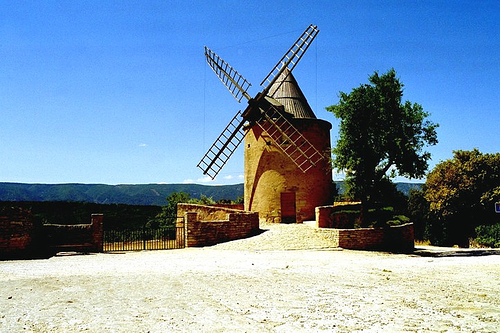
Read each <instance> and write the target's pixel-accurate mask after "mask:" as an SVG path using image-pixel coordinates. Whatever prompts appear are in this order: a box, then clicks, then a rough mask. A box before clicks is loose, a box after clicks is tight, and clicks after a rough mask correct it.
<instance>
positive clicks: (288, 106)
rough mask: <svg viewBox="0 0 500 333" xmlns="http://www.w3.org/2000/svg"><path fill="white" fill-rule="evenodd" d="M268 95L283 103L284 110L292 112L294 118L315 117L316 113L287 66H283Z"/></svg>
mask: <svg viewBox="0 0 500 333" xmlns="http://www.w3.org/2000/svg"><path fill="white" fill-rule="evenodd" d="M268 95H269V96H270V97H272V98H274V99H275V100H277V101H278V102H280V103H281V104H283V106H284V108H285V111H286V112H288V113H291V114H293V115H294V117H295V118H312V119H316V115H315V114H314V112H313V110H312V109H311V107H310V106H309V103H307V100H306V97H305V96H304V94H303V93H302V90H300V88H299V85H298V84H297V81H296V80H295V78H294V77H293V75H292V72H290V71H289V70H288V68H285V70H284V71H283V73H281V75H280V76H279V77H278V79H277V80H276V82H274V84H273V85H272V86H271V88H270V89H269V93H268Z"/></svg>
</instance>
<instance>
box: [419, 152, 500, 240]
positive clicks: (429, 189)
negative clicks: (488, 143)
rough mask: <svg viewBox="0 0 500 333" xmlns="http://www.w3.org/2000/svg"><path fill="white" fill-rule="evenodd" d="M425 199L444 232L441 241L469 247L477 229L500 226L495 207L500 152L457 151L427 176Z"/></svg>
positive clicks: (499, 186) (499, 193)
mask: <svg viewBox="0 0 500 333" xmlns="http://www.w3.org/2000/svg"><path fill="white" fill-rule="evenodd" d="M425 198H426V200H427V201H428V202H429V209H430V212H431V214H433V215H434V218H435V219H436V220H437V221H438V222H439V225H438V226H437V227H438V228H439V229H441V230H443V238H442V239H441V240H440V242H441V243H442V244H443V245H455V244H457V245H460V246H464V247H466V246H468V244H469V238H470V237H474V230H475V228H476V227H477V226H479V225H492V224H495V223H499V216H498V214H495V213H494V204H495V202H498V201H499V200H500V153H496V154H483V153H481V152H480V151H479V150H478V149H474V150H472V151H462V150H458V151H454V152H453V159H450V160H446V161H443V162H441V163H439V164H437V165H436V167H435V168H434V169H433V170H432V171H431V172H430V173H429V175H428V176H427V181H426V183H425Z"/></svg>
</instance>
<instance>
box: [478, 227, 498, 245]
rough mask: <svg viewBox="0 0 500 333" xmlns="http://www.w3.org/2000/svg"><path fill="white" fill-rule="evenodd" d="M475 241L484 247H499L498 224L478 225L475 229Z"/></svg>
mask: <svg viewBox="0 0 500 333" xmlns="http://www.w3.org/2000/svg"><path fill="white" fill-rule="evenodd" d="M475 232H476V238H475V240H474V242H475V243H477V244H478V245H481V246H486V247H500V224H493V225H480V226H477V227H476V229H475Z"/></svg>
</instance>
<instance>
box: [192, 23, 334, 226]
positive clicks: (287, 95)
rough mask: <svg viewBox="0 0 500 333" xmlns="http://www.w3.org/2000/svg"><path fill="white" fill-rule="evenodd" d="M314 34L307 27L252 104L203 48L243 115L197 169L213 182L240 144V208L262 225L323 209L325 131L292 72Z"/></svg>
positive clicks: (327, 185) (238, 81)
mask: <svg viewBox="0 0 500 333" xmlns="http://www.w3.org/2000/svg"><path fill="white" fill-rule="evenodd" d="M318 32H319V30H318V29H317V27H316V26H313V25H310V26H309V27H308V28H307V29H306V30H305V31H304V33H303V34H302V35H301V36H300V37H299V38H298V39H297V41H296V42H295V43H294V44H293V45H292V47H291V48H290V49H289V50H288V52H286V53H285V55H284V56H283V57H282V58H281V59H280V61H278V63H277V65H276V66H275V67H274V68H273V70H271V72H270V73H269V74H268V75H267V76H266V78H265V79H264V80H263V81H262V83H261V86H263V91H262V92H260V93H258V94H257V95H256V96H255V97H254V98H251V97H250V95H249V94H248V93H247V90H248V88H249V87H250V83H249V82H248V81H247V80H246V79H244V78H243V77H242V76H241V75H240V74H239V73H238V72H237V71H236V70H234V69H233V68H232V67H231V66H230V65H229V64H228V63H226V62H225V61H224V60H222V59H221V58H220V57H219V56H217V55H216V54H215V53H214V52H213V51H211V50H210V49H209V48H207V47H205V56H206V59H207V62H208V64H209V65H210V67H211V68H212V69H213V70H214V72H215V73H216V74H217V76H218V77H219V79H220V80H221V81H222V82H223V83H224V85H225V86H226V87H227V88H228V89H229V91H230V92H231V94H232V95H233V96H234V97H235V98H236V100H238V102H240V101H241V99H242V97H245V98H246V99H247V100H248V106H247V108H246V109H245V110H244V111H243V112H241V111H238V112H237V113H236V115H235V116H234V117H233V119H231V121H230V122H229V124H228V125H227V126H226V128H225V129H224V130H223V131H222V133H221V134H220V135H219V137H218V138H217V139H216V140H215V142H214V143H213V145H212V146H211V147H210V149H209V150H208V152H207V153H206V154H205V155H204V156H203V158H202V159H201V161H200V162H199V163H198V167H199V168H201V169H202V170H203V173H204V174H206V175H208V176H210V177H211V178H212V179H214V178H215V177H216V176H217V174H218V173H219V171H220V170H221V169H222V167H223V166H224V164H225V163H226V162H227V160H228V159H229V158H230V157H231V155H232V154H233V152H234V151H235V150H236V149H237V148H238V146H239V144H240V143H241V142H242V141H243V140H245V176H244V177H245V184H244V187H245V195H244V199H245V209H246V210H251V211H257V212H259V217H260V219H261V220H264V221H268V222H287V223H290V222H296V221H303V220H307V219H313V218H314V208H315V207H316V206H320V205H324V204H326V203H329V201H330V200H331V193H332V188H333V187H332V186H333V182H332V177H331V167H330V164H329V163H330V162H329V158H328V156H329V154H330V129H331V124H330V123H328V122H327V121H324V120H320V119H316V116H315V115H314V113H313V111H312V110H311V107H310V106H309V104H308V103H307V100H306V99H305V97H304V95H303V93H302V91H301V90H300V88H299V86H298V84H297V82H296V80H295V78H294V77H293V75H292V70H293V69H294V67H295V66H296V65H297V63H298V61H299V60H300V59H301V57H302V56H303V54H304V53H305V51H306V50H307V48H308V47H309V45H310V44H311V42H312V41H313V40H314V38H315V37H316V35H317V34H318Z"/></svg>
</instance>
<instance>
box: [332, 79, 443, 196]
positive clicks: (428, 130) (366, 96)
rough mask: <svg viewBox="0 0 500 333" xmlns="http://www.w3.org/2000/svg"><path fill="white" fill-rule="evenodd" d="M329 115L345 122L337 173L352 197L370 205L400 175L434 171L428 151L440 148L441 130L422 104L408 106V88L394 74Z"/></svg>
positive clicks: (335, 163)
mask: <svg viewBox="0 0 500 333" xmlns="http://www.w3.org/2000/svg"><path fill="white" fill-rule="evenodd" d="M369 81H370V84H363V85H361V86H360V87H358V88H355V89H353V90H352V92H351V93H350V94H346V93H344V92H340V101H339V103H338V104H337V105H332V106H329V107H327V108H326V109H327V110H328V111H330V112H332V113H333V114H334V115H335V117H337V118H339V119H340V128H339V139H338V141H337V144H336V147H335V148H334V149H333V150H332V152H333V154H334V159H333V167H334V168H336V169H337V170H344V171H345V172H346V176H347V177H346V193H347V195H348V196H350V197H352V198H354V199H356V200H361V201H362V202H363V203H369V202H372V201H375V200H377V195H378V194H379V192H380V188H381V187H383V186H385V184H387V182H388V181H389V179H390V178H391V177H394V176H396V175H400V176H405V177H410V178H421V177H422V176H423V175H424V174H425V172H426V170H427V167H428V163H427V162H428V160H429V159H430V153H428V152H426V151H423V148H424V147H425V146H427V145H435V144H436V143H437V135H436V128H437V127H438V125H437V124H433V123H432V122H430V121H428V120H426V118H427V117H428V116H429V114H428V113H427V112H425V111H424V110H423V108H422V106H420V105H419V104H416V103H414V104H412V103H410V102H409V101H406V102H404V103H403V102H402V96H403V84H402V83H401V82H400V81H399V79H398V78H396V72H395V71H394V69H391V70H390V71H388V72H387V73H386V74H383V75H379V74H378V73H377V72H375V74H373V75H372V76H370V78H369Z"/></svg>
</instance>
